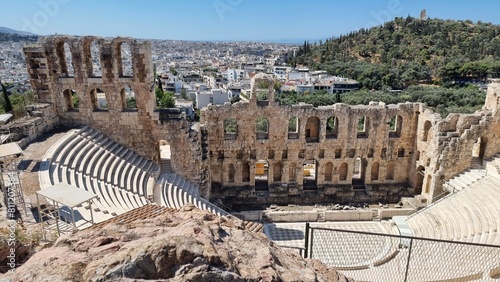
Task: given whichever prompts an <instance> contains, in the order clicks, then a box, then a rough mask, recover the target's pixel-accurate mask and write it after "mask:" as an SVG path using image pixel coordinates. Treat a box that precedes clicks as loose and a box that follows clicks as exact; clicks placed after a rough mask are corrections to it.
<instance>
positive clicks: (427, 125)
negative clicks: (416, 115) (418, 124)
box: [422, 120, 432, 142]
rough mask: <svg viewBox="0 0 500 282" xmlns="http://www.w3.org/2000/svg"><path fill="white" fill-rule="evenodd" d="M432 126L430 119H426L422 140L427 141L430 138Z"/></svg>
mask: <svg viewBox="0 0 500 282" xmlns="http://www.w3.org/2000/svg"><path fill="white" fill-rule="evenodd" d="M431 127H432V124H431V122H430V121H428V120H426V121H425V123H424V132H423V135H422V141H424V142H425V141H427V139H428V138H429V130H430V129H431Z"/></svg>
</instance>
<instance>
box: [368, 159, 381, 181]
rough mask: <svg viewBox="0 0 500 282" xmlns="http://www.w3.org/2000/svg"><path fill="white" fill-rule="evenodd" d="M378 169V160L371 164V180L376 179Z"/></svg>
mask: <svg viewBox="0 0 500 282" xmlns="http://www.w3.org/2000/svg"><path fill="white" fill-rule="evenodd" d="M378 171H379V164H378V162H374V163H373V164H372V171H371V177H370V178H371V180H378Z"/></svg>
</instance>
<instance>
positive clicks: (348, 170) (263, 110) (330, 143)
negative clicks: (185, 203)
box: [202, 78, 420, 197]
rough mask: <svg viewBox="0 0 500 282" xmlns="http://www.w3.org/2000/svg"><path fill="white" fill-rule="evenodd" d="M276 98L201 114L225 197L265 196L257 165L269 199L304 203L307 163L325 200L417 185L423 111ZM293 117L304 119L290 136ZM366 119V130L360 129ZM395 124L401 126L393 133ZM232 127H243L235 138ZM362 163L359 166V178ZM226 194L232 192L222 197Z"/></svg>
mask: <svg viewBox="0 0 500 282" xmlns="http://www.w3.org/2000/svg"><path fill="white" fill-rule="evenodd" d="M257 79H259V78H257ZM264 79H265V78H264ZM270 83H272V81H270ZM253 92H254V93H255V92H256V89H255V85H254V91H253ZM272 94H273V93H272V90H270V95H269V100H268V101H257V100H256V99H255V98H254V97H255V95H253V98H251V99H250V101H245V102H239V103H235V104H233V105H230V104H226V105H224V106H209V107H208V108H206V109H204V110H203V111H202V123H205V124H206V127H207V131H208V135H209V137H208V141H209V159H210V170H211V182H212V186H213V187H215V188H216V189H217V187H222V190H223V191H219V192H220V196H229V195H233V196H234V195H236V196H237V197H245V196H249V197H251V196H254V195H255V193H259V190H260V189H259V188H258V187H257V189H255V188H254V186H255V184H256V169H257V168H256V163H257V162H258V161H259V160H262V161H266V162H267V167H268V170H267V183H268V186H269V192H270V196H283V195H300V194H301V193H302V192H303V191H304V190H308V189H309V188H308V187H305V188H304V186H307V185H304V183H305V181H304V175H303V173H304V170H303V165H304V163H309V162H312V163H315V164H316V177H315V183H314V184H315V185H316V186H317V189H318V190H319V191H320V192H321V193H323V194H326V195H328V194H336V193H339V190H338V189H337V188H335V186H339V185H340V186H342V185H349V186H350V185H356V184H357V183H361V185H362V184H367V185H377V184H389V185H391V184H408V183H409V182H410V180H411V179H412V178H414V175H412V174H410V172H411V167H412V163H413V159H414V157H413V155H414V153H415V150H414V147H415V139H416V134H417V127H418V111H419V109H420V104H413V103H406V104H399V105H385V104H383V103H372V105H370V106H348V105H345V104H335V105H332V106H327V107H319V108H314V107H313V106H311V105H294V106H279V105H278V104H277V103H275V102H274V101H273V95H272ZM293 117H296V118H297V119H298V130H297V132H289V130H288V125H289V120H290V119H291V118H293ZM332 117H333V119H335V123H336V124H335V127H336V128H335V129H334V130H333V132H331V131H330V132H328V131H327V122H328V119H329V118H332ZM261 118H265V119H267V122H268V131H267V133H260V132H256V124H257V122H258V120H259V119H261ZM363 118H364V120H365V124H364V129H361V128H359V127H358V122H359V120H360V119H363ZM394 118H396V119H397V121H396V122H397V123H398V124H397V125H396V126H394V125H392V126H391V120H392V121H394ZM228 119H230V120H233V121H236V123H237V129H236V133H235V134H228V132H225V130H224V127H225V126H224V123H225V120H228ZM391 127H392V129H393V130H391ZM316 133H317V134H316ZM356 162H361V166H359V165H357V166H358V167H360V168H361V172H360V175H357V177H355V174H357V171H356V170H355V166H356ZM246 170H249V173H248V174H249V177H248V176H247V175H246V174H247V172H246ZM354 178H357V179H354ZM283 184H286V186H284V185H283ZM223 187H229V188H228V189H226V190H225V191H224V188H223ZM243 187H249V189H243ZM262 190H263V191H265V190H266V189H265V188H264V189H262ZM350 190H351V191H352V188H350ZM235 191H238V192H237V194H235V193H236V192H235ZM274 194H276V195H274ZM350 195H352V196H353V195H354V194H352V193H350Z"/></svg>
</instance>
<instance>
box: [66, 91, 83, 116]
mask: <svg viewBox="0 0 500 282" xmlns="http://www.w3.org/2000/svg"><path fill="white" fill-rule="evenodd" d="M63 96H64V104H65V106H66V111H78V107H79V106H80V99H79V97H78V94H77V93H76V92H75V91H74V90H73V89H66V90H64V92H63Z"/></svg>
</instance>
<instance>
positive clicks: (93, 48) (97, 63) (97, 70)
mask: <svg viewBox="0 0 500 282" xmlns="http://www.w3.org/2000/svg"><path fill="white" fill-rule="evenodd" d="M89 51H90V54H89V55H90V60H91V61H90V63H91V65H92V69H91V75H90V76H91V77H102V68H101V54H100V49H99V44H98V43H97V41H96V40H94V41H92V43H90V50H89Z"/></svg>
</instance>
